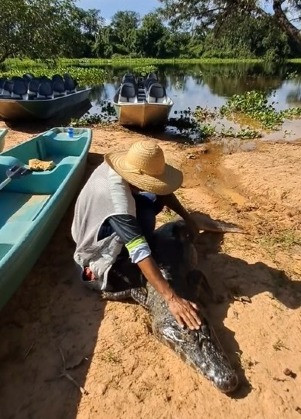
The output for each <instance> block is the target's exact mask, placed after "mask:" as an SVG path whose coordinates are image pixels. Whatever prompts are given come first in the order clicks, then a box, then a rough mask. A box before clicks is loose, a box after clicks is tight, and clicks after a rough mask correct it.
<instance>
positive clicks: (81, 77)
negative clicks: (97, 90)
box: [0, 60, 107, 86]
mask: <svg viewBox="0 0 301 419" xmlns="http://www.w3.org/2000/svg"><path fill="white" fill-rule="evenodd" d="M7 61H8V62H7V64H6V65H5V68H4V69H3V70H2V71H1V70H0V77H8V78H10V77H12V76H20V77H22V75H23V74H24V73H32V74H34V76H35V77H40V76H47V77H49V78H51V77H52V76H53V75H54V74H61V75H63V74H64V73H69V74H70V76H71V77H73V78H75V79H76V80H77V81H78V84H79V85H80V86H93V85H99V84H102V83H103V82H104V81H105V79H106V77H107V72H106V70H104V69H102V68H97V67H96V68H95V67H80V66H77V65H76V63H73V62H72V60H69V61H67V60H59V61H58V62H54V61H46V62H45V61H44V62H42V61H40V60H37V61H33V60H7Z"/></svg>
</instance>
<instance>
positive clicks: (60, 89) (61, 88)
mask: <svg viewBox="0 0 301 419" xmlns="http://www.w3.org/2000/svg"><path fill="white" fill-rule="evenodd" d="M52 89H53V91H54V92H55V93H59V94H63V93H65V91H66V89H65V83H64V82H63V79H61V80H60V79H59V78H58V79H56V80H54V81H53V83H52Z"/></svg>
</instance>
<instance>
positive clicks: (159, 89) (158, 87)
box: [149, 83, 166, 99]
mask: <svg viewBox="0 0 301 419" xmlns="http://www.w3.org/2000/svg"><path fill="white" fill-rule="evenodd" d="M149 95H150V96H151V97H154V98H156V99H161V98H162V97H164V96H166V92H165V88H164V87H163V86H162V84H159V83H153V84H152V85H151V86H150V88H149Z"/></svg>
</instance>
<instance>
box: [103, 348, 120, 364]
mask: <svg viewBox="0 0 301 419" xmlns="http://www.w3.org/2000/svg"><path fill="white" fill-rule="evenodd" d="M101 360H102V361H104V362H107V363H110V364H120V362H121V358H120V356H119V355H116V354H115V353H114V352H113V351H110V350H109V351H106V352H104V353H103V354H102V355H101Z"/></svg>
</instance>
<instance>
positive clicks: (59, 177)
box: [0, 128, 92, 308]
mask: <svg viewBox="0 0 301 419" xmlns="http://www.w3.org/2000/svg"><path fill="white" fill-rule="evenodd" d="M91 139H92V133H91V130H90V129H82V128H74V136H73V138H69V137H68V134H67V132H66V129H64V128H53V129H51V130H49V131H47V132H44V133H42V134H40V135H38V136H37V137H34V138H33V139H31V140H29V141H26V142H24V143H22V144H20V145H17V146H16V147H14V148H11V149H10V150H7V151H5V152H3V153H1V154H0V182H2V181H4V180H5V179H6V178H7V170H8V169H10V168H12V167H14V166H16V165H17V166H24V165H25V166H26V165H27V164H28V161H29V160H30V159H39V160H43V161H49V160H52V161H53V162H54V163H55V167H54V168H53V169H52V170H46V171H43V172H36V171H34V172H29V174H26V175H24V176H21V177H19V178H16V179H12V180H11V181H10V182H9V183H8V184H7V185H6V186H5V187H4V188H3V189H2V190H0V308H2V307H3V306H4V304H5V303H6V302H7V300H8V299H9V298H10V297H11V296H12V294H13V293H14V292H15V291H16V289H17V288H18V287H19V285H20V284H21V282H22V280H23V279H24V277H25V276H26V275H27V274H28V273H29V272H30V270H31V268H32V266H33V265H34V263H35V262H36V260H37V259H38V257H39V255H40V253H41V252H42V250H43V249H44V248H45V246H46V244H47V243H48V241H49V239H50V238H51V236H52V234H53V233H54V231H55V229H56V228H57V226H58V224H59V222H60V220H61V218H62V216H63V215H64V213H65V211H66V210H67V208H68V206H69V204H70V203H71V201H72V198H73V197H74V195H75V194H76V192H77V190H78V188H79V185H80V180H81V178H82V176H83V174H84V171H85V164H86V159H87V155H88V151H89V148H90V144H91Z"/></svg>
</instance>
